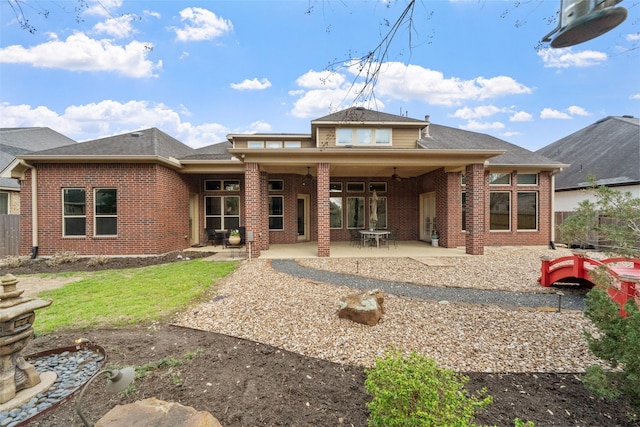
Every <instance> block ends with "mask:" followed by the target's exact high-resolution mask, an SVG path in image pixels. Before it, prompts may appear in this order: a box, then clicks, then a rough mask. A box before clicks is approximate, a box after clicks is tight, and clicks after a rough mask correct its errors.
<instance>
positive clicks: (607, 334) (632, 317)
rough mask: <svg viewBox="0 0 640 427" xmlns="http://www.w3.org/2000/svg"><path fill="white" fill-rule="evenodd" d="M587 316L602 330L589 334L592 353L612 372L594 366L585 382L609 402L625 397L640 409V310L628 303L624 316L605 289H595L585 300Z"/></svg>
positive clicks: (634, 304)
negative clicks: (609, 400) (625, 315)
mask: <svg viewBox="0 0 640 427" xmlns="http://www.w3.org/2000/svg"><path fill="white" fill-rule="evenodd" d="M585 304H586V309H585V316H587V317H588V318H589V319H590V320H591V321H592V322H593V324H594V325H595V326H596V328H597V329H598V333H597V334H591V333H589V332H587V331H585V337H586V339H587V343H588V344H589V350H591V352H592V353H593V354H594V355H595V356H597V357H598V358H600V359H602V360H604V361H605V362H607V363H608V364H609V365H610V367H611V369H606V370H605V369H603V368H602V367H601V366H597V365H596V366H591V367H589V368H588V369H587V371H586V374H585V375H584V377H583V382H584V384H585V385H586V386H587V388H589V389H590V390H591V391H593V392H594V393H596V394H598V395H600V396H603V397H605V398H608V399H616V398H617V397H619V396H624V397H625V398H626V399H627V400H628V401H629V402H630V403H631V404H632V405H634V406H635V407H636V408H638V409H640V357H638V355H640V310H639V309H638V306H637V305H636V303H635V301H634V300H633V299H631V300H629V301H627V304H626V305H625V307H624V309H625V311H626V312H627V317H622V316H621V315H620V312H619V306H618V304H617V303H616V302H614V301H613V300H612V299H611V298H610V297H609V295H608V294H607V292H606V291H605V290H604V289H601V288H599V287H596V288H594V289H593V290H591V291H590V292H589V294H588V295H587V299H586V301H585Z"/></svg>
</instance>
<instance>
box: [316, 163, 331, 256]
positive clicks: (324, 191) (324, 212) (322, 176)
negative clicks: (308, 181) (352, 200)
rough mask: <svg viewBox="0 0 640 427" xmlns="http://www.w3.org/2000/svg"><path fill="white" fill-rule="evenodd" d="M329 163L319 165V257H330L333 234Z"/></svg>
mask: <svg viewBox="0 0 640 427" xmlns="http://www.w3.org/2000/svg"><path fill="white" fill-rule="evenodd" d="M329 166H330V165H329V163H318V178H317V179H318V183H317V186H316V188H317V197H318V199H317V200H318V203H317V204H316V205H317V212H318V217H317V222H318V256H319V257H328V256H330V247H329V246H330V243H331V234H330V230H329V213H330V212H329V180H330V176H329Z"/></svg>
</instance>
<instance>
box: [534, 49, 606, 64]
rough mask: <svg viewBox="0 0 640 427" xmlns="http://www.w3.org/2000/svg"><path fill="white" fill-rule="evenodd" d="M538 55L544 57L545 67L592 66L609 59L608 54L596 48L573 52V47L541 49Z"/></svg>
mask: <svg viewBox="0 0 640 427" xmlns="http://www.w3.org/2000/svg"><path fill="white" fill-rule="evenodd" d="M538 56H539V57H541V58H542V62H543V63H544V66H545V68H569V67H592V66H594V65H600V64H601V63H603V62H604V61H606V60H607V54H606V53H604V52H596V51H594V50H584V51H582V52H576V53H574V52H572V50H571V48H565V49H541V50H540V51H538Z"/></svg>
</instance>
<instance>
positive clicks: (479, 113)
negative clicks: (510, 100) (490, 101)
mask: <svg viewBox="0 0 640 427" xmlns="http://www.w3.org/2000/svg"><path fill="white" fill-rule="evenodd" d="M503 111H504V109H503V108H498V107H496V106H494V105H483V106H480V107H475V108H469V107H464V108H460V109H459V110H456V112H455V113H453V114H450V115H449V117H457V118H459V119H465V120H468V119H479V118H481V117H489V116H493V115H494V114H497V113H500V112H503Z"/></svg>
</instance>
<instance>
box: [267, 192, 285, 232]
mask: <svg viewBox="0 0 640 427" xmlns="http://www.w3.org/2000/svg"><path fill="white" fill-rule="evenodd" d="M269 230H284V197H283V196H269Z"/></svg>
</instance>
